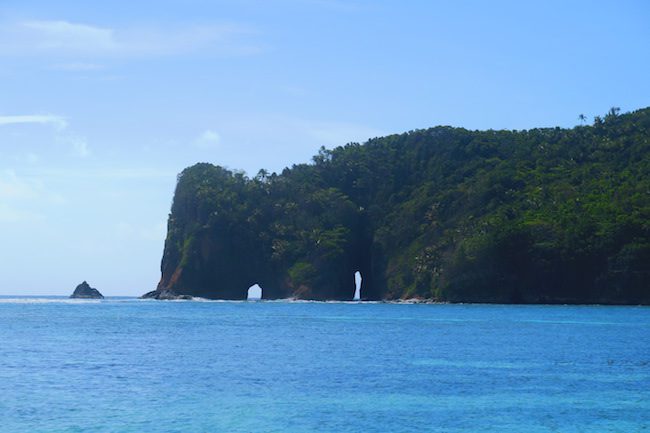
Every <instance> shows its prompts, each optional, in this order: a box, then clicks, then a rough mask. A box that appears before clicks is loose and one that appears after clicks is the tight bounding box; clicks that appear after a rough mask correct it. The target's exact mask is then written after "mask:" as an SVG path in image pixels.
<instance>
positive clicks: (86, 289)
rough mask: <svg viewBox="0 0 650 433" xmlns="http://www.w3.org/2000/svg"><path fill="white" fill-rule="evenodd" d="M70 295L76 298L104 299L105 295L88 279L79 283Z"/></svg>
mask: <svg viewBox="0 0 650 433" xmlns="http://www.w3.org/2000/svg"><path fill="white" fill-rule="evenodd" d="M70 297H71V298H76V299H104V295H102V294H101V293H99V290H97V289H94V288H92V287H90V285H89V284H88V283H87V282H86V281H84V282H83V283H81V284H79V285H78V286H77V288H76V289H74V292H73V293H72V295H70Z"/></svg>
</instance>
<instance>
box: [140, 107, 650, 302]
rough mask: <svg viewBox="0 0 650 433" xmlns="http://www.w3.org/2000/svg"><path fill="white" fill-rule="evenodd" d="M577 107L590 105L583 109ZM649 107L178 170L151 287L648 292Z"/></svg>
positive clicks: (444, 298) (457, 293) (453, 297)
mask: <svg viewBox="0 0 650 433" xmlns="http://www.w3.org/2000/svg"><path fill="white" fill-rule="evenodd" d="M580 118H581V119H584V116H581V117H580ZM649 221H650V108H645V109H641V110H637V111H635V112H630V113H625V114H621V113H620V110H619V109H618V108H616V107H614V108H612V109H611V110H610V111H609V112H608V113H607V114H606V115H604V116H602V117H601V116H597V117H596V118H595V119H594V122H593V124H589V125H579V126H576V127H573V128H559V127H555V128H535V129H529V130H520V131H514V130H486V131H471V130H467V129H464V128H455V127H450V126H438V127H434V128H430V129H422V130H414V131H410V132H407V133H403V134H395V135H389V136H386V137H381V138H373V139H370V140H368V141H367V142H365V143H364V144H359V143H350V144H347V145H345V146H340V147H337V148H335V149H332V150H328V149H325V148H321V150H320V151H319V152H318V154H317V155H316V156H314V157H313V161H312V162H311V163H309V164H297V165H293V166H292V167H291V168H286V169H284V170H283V171H282V172H281V173H269V172H267V171H265V170H260V171H259V173H258V174H257V175H256V176H254V177H252V178H249V177H248V176H246V175H245V174H244V173H243V172H240V171H231V170H228V169H226V168H223V167H220V166H215V165H212V164H208V163H199V164H196V165H194V166H192V167H189V168H187V169H185V170H184V171H183V172H182V173H181V174H180V175H179V176H178V182H177V185H176V190H175V194H174V199H173V202H172V207H171V213H170V215H169V219H168V224H167V225H168V227H167V238H166V241H165V247H164V252H163V256H162V263H161V271H162V276H161V279H160V282H159V283H158V287H157V289H156V290H154V291H152V292H150V293H148V294H147V295H145V296H146V297H150V298H164V299H170V298H174V297H176V296H184V297H185V296H187V297H189V296H197V297H204V298H210V299H246V294H247V290H248V288H249V287H251V286H252V285H254V284H259V286H260V287H261V288H262V298H263V299H278V298H295V299H311V300H351V299H352V298H353V296H354V293H355V282H354V275H355V272H359V273H360V274H361V276H362V279H363V281H362V286H361V298H362V299H365V300H399V299H423V300H431V301H439V302H490V303H569V304H580V303H589V304H594V303H596V304H650V224H649Z"/></svg>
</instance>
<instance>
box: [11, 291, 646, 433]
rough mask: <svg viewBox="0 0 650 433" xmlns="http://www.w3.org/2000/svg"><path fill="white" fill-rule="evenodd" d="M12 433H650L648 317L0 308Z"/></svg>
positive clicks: (33, 302)
mask: <svg viewBox="0 0 650 433" xmlns="http://www.w3.org/2000/svg"><path fill="white" fill-rule="evenodd" d="M0 431H2V432H38V431H43V432H174V431H178V432H283V433H284V432H313V431H321V432H373V431H376V432H451V433H453V432H471V433H476V432H517V433H524V432H526V433H535V432H562V433H571V432H599V433H600V432H622V433H632V432H650V308H648V307H598V306H588V307H574V306H499V305H401V304H400V305H395V304H355V303H289V302H187V301H185V302H161V301H141V300H136V299H129V298H122V299H119V298H114V299H108V300H105V301H81V300H74V301H73V300H67V299H62V298H59V299H54V298H49V299H36V298H7V297H4V298H0Z"/></svg>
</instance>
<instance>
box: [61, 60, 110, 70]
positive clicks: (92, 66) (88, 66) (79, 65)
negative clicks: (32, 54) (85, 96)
mask: <svg viewBox="0 0 650 433" xmlns="http://www.w3.org/2000/svg"><path fill="white" fill-rule="evenodd" d="M50 69H54V70H56V71H75V72H90V71H101V70H103V69H104V65H100V64H97V63H84V62H72V63H57V64H56V65H52V66H51V67H50Z"/></svg>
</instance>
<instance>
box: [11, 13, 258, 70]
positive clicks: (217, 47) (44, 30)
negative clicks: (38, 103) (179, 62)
mask: <svg viewBox="0 0 650 433" xmlns="http://www.w3.org/2000/svg"><path fill="white" fill-rule="evenodd" d="M251 33H254V32H253V31H252V30H251V29H250V28H249V27H245V26H241V25H236V24H210V25H191V26H183V27H176V28H168V27H165V28H162V27H160V28H158V27H135V28H110V27H103V26H95V25H91V24H85V23H73V22H69V21H63V20H60V21H22V22H18V23H10V24H5V25H0V53H2V54H5V55H43V54H52V55H59V56H68V57H69V56H76V57H84V58H88V57H91V58H97V57H107V56H142V55H160V56H164V55H175V54H184V53H189V52H194V51H197V50H210V51H216V52H221V53H226V54H250V53H254V52H257V51H259V49H260V47H259V46H258V45H255V44H251V43H247V42H245V41H244V40H242V37H243V36H245V35H249V34H251ZM62 65H64V66H65V65H67V66H68V69H75V68H77V70H78V68H80V67H81V68H83V67H86V66H88V65H94V64H93V63H87V62H72V63H67V64H66V63H63V64H62Z"/></svg>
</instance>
